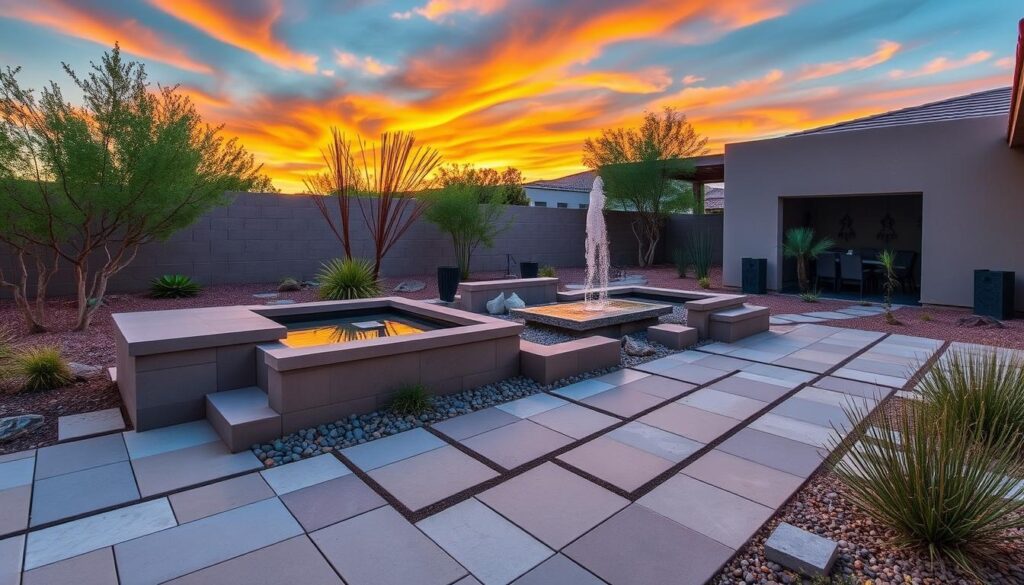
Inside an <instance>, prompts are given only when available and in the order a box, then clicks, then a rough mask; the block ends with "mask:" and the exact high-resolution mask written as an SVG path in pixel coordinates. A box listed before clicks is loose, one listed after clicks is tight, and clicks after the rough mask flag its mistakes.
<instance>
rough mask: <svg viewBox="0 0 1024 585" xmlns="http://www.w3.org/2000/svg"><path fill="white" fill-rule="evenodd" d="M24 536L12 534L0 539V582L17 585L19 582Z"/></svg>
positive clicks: (6, 584) (5, 584)
mask: <svg viewBox="0 0 1024 585" xmlns="http://www.w3.org/2000/svg"><path fill="white" fill-rule="evenodd" d="M24 551H25V536H24V535H19V536H12V537H10V538H5V539H3V540H0V583H2V584H3V585H18V583H20V582H21V569H22V556H23V554H24Z"/></svg>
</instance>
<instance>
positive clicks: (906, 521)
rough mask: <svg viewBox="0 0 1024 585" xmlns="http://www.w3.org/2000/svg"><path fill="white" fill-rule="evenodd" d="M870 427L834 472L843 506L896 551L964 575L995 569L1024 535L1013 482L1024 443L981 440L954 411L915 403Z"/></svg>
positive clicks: (1008, 435)
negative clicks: (881, 531) (883, 528)
mask: <svg viewBox="0 0 1024 585" xmlns="http://www.w3.org/2000/svg"><path fill="white" fill-rule="evenodd" d="M860 414H862V413H851V416H854V415H857V416H859V415H860ZM875 426H876V428H877V429H878V432H877V433H876V434H875V435H874V437H873V438H871V439H864V440H862V441H861V442H860V443H858V444H857V445H855V446H854V447H853V448H851V449H850V450H849V452H848V453H847V456H846V457H845V458H843V459H842V460H840V461H838V462H837V463H836V464H835V467H834V469H835V472H836V473H837V474H838V475H839V477H840V478H841V479H842V480H843V482H844V483H845V484H846V485H847V486H848V487H849V489H850V499H851V500H852V501H853V502H854V503H855V504H856V505H857V506H858V507H860V508H861V509H863V510H864V511H865V512H867V513H868V514H869V515H870V516H872V517H873V518H874V519H875V520H877V521H879V522H881V523H883V524H885V525H887V526H889V527H891V528H892V529H893V530H894V531H895V534H896V542H895V543H894V544H896V545H897V546H912V547H918V548H921V549H923V550H925V551H927V553H928V555H929V557H930V558H931V559H932V560H933V561H936V560H937V561H939V562H944V561H946V560H949V561H952V562H953V563H954V564H956V565H957V566H958V567H960V568H961V569H963V570H965V571H968V572H970V573H972V574H977V573H976V571H977V569H978V568H979V567H980V565H981V564H983V563H997V564H998V562H1000V559H1001V557H1002V556H1003V555H1004V554H1005V546H1006V545H1009V544H1011V543H1012V542H1013V541H1015V540H1016V539H1018V538H1019V536H1018V535H1015V534H1014V531H1015V530H1017V529H1022V528H1024V483H1019V480H1018V479H1015V477H1017V475H1016V474H1018V473H1019V471H1020V466H1019V460H1018V459H1017V455H1018V454H1019V453H1020V450H1021V447H1022V446H1024V438H1022V436H1021V435H1020V434H1015V433H1012V432H1009V431H1006V430H1003V431H1000V432H998V433H994V434H991V435H989V436H987V437H984V438H981V437H979V435H978V434H976V433H972V432H966V431H965V429H964V427H963V421H962V420H961V417H960V415H959V413H958V412H957V411H956V410H955V409H954V408H951V407H945V408H929V407H927V406H921V405H918V404H916V403H910V404H907V405H905V408H903V409H901V410H899V411H898V412H896V413H894V414H893V415H891V416H890V417H879V420H878V421H877V422H876V423H875ZM833 446H835V445H833Z"/></svg>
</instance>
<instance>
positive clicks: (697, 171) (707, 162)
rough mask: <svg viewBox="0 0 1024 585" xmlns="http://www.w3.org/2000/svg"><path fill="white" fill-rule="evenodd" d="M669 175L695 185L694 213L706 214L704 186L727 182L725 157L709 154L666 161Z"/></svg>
mask: <svg viewBox="0 0 1024 585" xmlns="http://www.w3.org/2000/svg"><path fill="white" fill-rule="evenodd" d="M665 163H666V167H665V168H666V171H667V173H668V175H669V176H670V177H671V178H673V179H677V180H680V181H688V182H689V183H691V184H692V185H693V196H694V199H695V200H696V208H695V209H694V210H693V211H694V213H697V214H703V213H704V185H705V184H707V183H722V182H724V181H725V155H724V154H708V155H704V156H691V157H688V158H680V159H674V160H670V161H665Z"/></svg>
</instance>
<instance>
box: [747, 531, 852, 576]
mask: <svg viewBox="0 0 1024 585" xmlns="http://www.w3.org/2000/svg"><path fill="white" fill-rule="evenodd" d="M764 555H765V557H766V558H767V559H768V560H770V561H773V562H776V563H778V564H780V565H782V566H783V567H786V568H789V569H793V570H794V571H797V572H799V573H803V574H805V575H811V576H821V575H828V574H829V572H830V571H831V570H832V564H833V563H835V562H836V557H838V556H839V543H837V542H836V541H834V540H829V539H827V538H823V537H821V536H818V535H817V534H813V533H811V532H808V531H806V530H801V529H800V528H797V527H796V526H793V525H792V524H786V523H785V522H783V523H782V524H779V525H778V526H777V527H776V528H775V530H774V531H772V534H771V536H769V537H768V540H766V541H765V543H764Z"/></svg>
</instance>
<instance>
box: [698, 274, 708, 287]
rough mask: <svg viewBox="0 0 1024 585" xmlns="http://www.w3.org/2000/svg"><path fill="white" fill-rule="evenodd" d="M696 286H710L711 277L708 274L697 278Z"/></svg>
mask: <svg viewBox="0 0 1024 585" xmlns="http://www.w3.org/2000/svg"><path fill="white" fill-rule="evenodd" d="M697 286H699V287H701V288H703V289H709V288H711V277H710V276H702V277H700V278H698V279H697Z"/></svg>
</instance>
